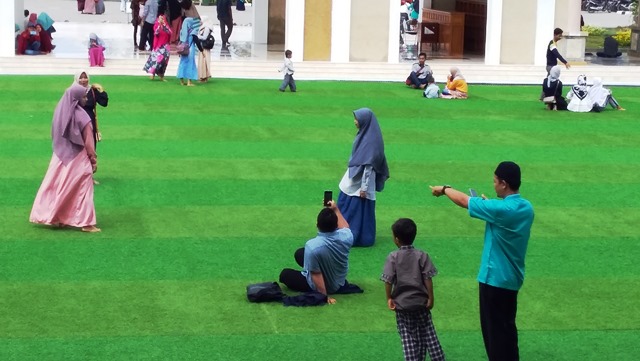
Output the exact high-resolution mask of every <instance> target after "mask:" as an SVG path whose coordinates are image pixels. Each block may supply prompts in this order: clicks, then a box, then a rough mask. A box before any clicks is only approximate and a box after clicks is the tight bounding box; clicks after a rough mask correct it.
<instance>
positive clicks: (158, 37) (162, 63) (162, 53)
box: [142, 15, 171, 81]
mask: <svg viewBox="0 0 640 361" xmlns="http://www.w3.org/2000/svg"><path fill="white" fill-rule="evenodd" d="M170 39H171V28H170V27H169V23H168V22H167V18H166V17H165V16H164V15H160V16H158V19H156V23H155V24H154V25H153V50H152V51H151V54H150V55H149V58H148V59H147V62H146V63H145V64H144V67H143V68H142V70H144V71H146V72H147V73H149V74H151V80H153V79H155V77H156V75H158V76H159V77H160V80H162V81H165V79H164V72H165V71H166V70H167V65H169V51H170V47H169V40H170Z"/></svg>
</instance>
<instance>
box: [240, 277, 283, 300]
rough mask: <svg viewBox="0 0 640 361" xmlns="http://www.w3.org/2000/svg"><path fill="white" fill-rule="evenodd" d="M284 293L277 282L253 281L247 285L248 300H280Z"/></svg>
mask: <svg viewBox="0 0 640 361" xmlns="http://www.w3.org/2000/svg"><path fill="white" fill-rule="evenodd" d="M284 296H285V294H284V293H283V292H282V289H281V288H280V285H279V284H278V283H277V282H263V283H255V284H252V285H248V286H247V298H248V299H249V301H250V302H257V303H260V302H282V299H283V298H284Z"/></svg>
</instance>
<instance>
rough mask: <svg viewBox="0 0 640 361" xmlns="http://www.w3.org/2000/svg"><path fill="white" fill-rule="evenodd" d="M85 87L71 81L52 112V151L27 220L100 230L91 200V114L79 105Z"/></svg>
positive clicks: (93, 159) (84, 97)
mask: <svg viewBox="0 0 640 361" xmlns="http://www.w3.org/2000/svg"><path fill="white" fill-rule="evenodd" d="M86 101H87V89H86V88H84V87H82V86H81V85H79V84H75V83H74V84H73V85H71V86H70V87H69V88H68V89H67V90H66V91H65V93H64V95H63V96H62V99H60V101H59V102H58V106H57V107H56V110H55V112H54V113H53V124H52V129H51V138H52V140H53V155H52V156H51V162H49V169H48V170H47V174H46V175H45V176H44V180H43V181H42V184H41V185H40V189H39V190H38V194H37V195H36V199H35V201H34V203H33V208H32V209H31V215H30V216H29V221H31V222H32V223H38V224H46V225H51V226H54V227H65V226H71V227H78V228H81V229H82V231H83V232H100V229H99V228H97V227H96V211H95V207H94V204H93V173H95V172H96V170H97V169H98V163H97V157H96V152H95V145H94V142H93V129H92V128H93V127H92V125H91V118H90V117H89V115H88V114H87V112H86V111H85V110H84V109H82V105H83V104H84V103H85V102H86Z"/></svg>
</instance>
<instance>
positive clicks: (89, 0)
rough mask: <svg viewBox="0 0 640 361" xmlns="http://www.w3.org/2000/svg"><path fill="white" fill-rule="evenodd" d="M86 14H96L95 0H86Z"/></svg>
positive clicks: (84, 11)
mask: <svg viewBox="0 0 640 361" xmlns="http://www.w3.org/2000/svg"><path fill="white" fill-rule="evenodd" d="M82 12H83V13H84V14H93V15H95V14H96V2H95V0H85V2H84V10H82Z"/></svg>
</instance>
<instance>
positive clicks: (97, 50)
mask: <svg viewBox="0 0 640 361" xmlns="http://www.w3.org/2000/svg"><path fill="white" fill-rule="evenodd" d="M104 49H105V48H104V41H102V39H100V38H99V37H98V35H96V34H94V33H91V34H89V66H104Z"/></svg>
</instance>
